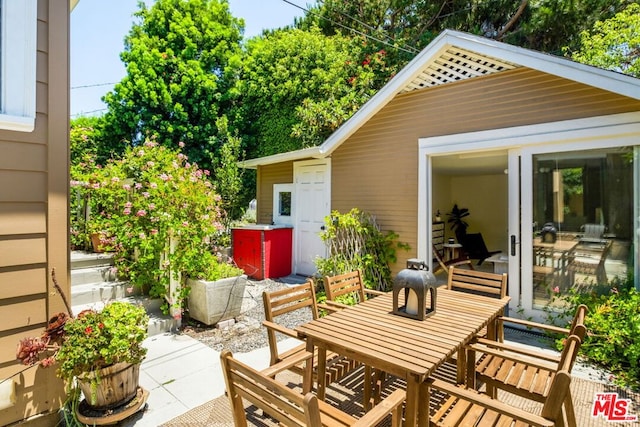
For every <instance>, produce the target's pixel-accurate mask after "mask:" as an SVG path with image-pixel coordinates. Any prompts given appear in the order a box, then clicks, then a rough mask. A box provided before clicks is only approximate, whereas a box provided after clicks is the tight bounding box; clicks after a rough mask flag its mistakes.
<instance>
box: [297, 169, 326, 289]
mask: <svg viewBox="0 0 640 427" xmlns="http://www.w3.org/2000/svg"><path fill="white" fill-rule="evenodd" d="M293 176H294V184H295V195H296V197H295V202H294V203H295V222H294V229H293V232H294V243H293V248H294V272H295V273H296V274H300V275H303V276H313V275H314V274H315V273H316V271H317V268H316V264H315V259H316V258H317V257H322V258H324V257H326V247H325V244H324V242H323V241H322V239H320V232H321V231H322V230H323V228H324V218H325V217H326V216H327V215H329V214H330V213H331V206H330V204H331V203H330V200H331V194H330V193H331V168H330V164H329V160H328V159H323V160H313V161H305V162H297V163H295V164H294V166H293Z"/></svg>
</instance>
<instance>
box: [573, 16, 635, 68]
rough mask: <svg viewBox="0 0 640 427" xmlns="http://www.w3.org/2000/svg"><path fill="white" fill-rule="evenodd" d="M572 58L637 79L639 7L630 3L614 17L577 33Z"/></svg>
mask: <svg viewBox="0 0 640 427" xmlns="http://www.w3.org/2000/svg"><path fill="white" fill-rule="evenodd" d="M572 58H573V59H574V60H576V61H578V62H582V63H584V64H590V65H595V66H596V67H600V68H604V69H607V70H613V71H619V72H622V73H626V74H629V75H632V76H635V77H640V5H638V4H631V5H629V7H627V8H626V9H625V10H623V11H621V12H620V13H618V14H616V15H615V16H614V17H613V18H611V19H608V20H605V21H602V22H597V23H596V25H595V26H594V27H593V29H592V30H591V31H583V32H582V33H581V34H580V48H579V49H578V50H577V51H576V52H574V53H573V54H572Z"/></svg>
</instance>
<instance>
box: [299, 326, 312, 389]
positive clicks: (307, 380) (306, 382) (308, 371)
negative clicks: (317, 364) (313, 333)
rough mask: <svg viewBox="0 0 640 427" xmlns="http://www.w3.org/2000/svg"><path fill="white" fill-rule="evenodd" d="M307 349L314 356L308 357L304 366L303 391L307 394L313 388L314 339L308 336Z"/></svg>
mask: <svg viewBox="0 0 640 427" xmlns="http://www.w3.org/2000/svg"><path fill="white" fill-rule="evenodd" d="M306 341H307V351H308V352H309V353H311V354H312V356H311V357H310V358H309V359H307V363H306V365H305V367H304V375H303V376H302V393H303V394H307V393H309V392H310V391H311V389H312V388H313V358H314V356H313V354H314V353H313V341H311V338H307V340H306Z"/></svg>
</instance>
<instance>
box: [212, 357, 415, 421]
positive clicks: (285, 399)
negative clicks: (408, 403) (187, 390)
mask: <svg viewBox="0 0 640 427" xmlns="http://www.w3.org/2000/svg"><path fill="white" fill-rule="evenodd" d="M306 356H307V357H311V354H309V353H307V354H306ZM220 361H221V365H222V370H223V371H224V379H225V383H226V387H227V396H228V397H229V403H230V405H231V412H232V413H233V422H234V425H235V426H236V427H246V426H247V414H246V410H245V406H244V404H243V399H246V400H247V401H249V402H250V403H252V404H253V405H254V406H255V407H256V408H258V409H260V410H262V411H264V413H266V414H268V415H269V416H271V417H272V418H273V419H275V420H277V421H278V422H279V423H280V425H284V426H313V427H316V426H317V427H320V426H353V427H359V426H362V427H365V426H367V427H368V426H374V425H378V424H379V423H380V422H382V421H383V420H385V418H387V416H388V415H389V414H391V426H392V427H400V424H401V422H402V407H403V402H404V400H405V392H404V390H401V389H397V390H395V391H394V392H393V393H391V394H390V395H389V396H387V397H386V398H385V399H384V400H383V402H382V403H381V404H380V405H378V406H376V407H375V408H374V409H372V410H371V411H369V412H367V413H366V414H364V415H363V416H362V417H360V418H359V419H356V418H354V417H353V416H351V415H350V414H347V413H345V412H343V411H341V410H339V409H338V408H336V407H334V406H331V405H330V404H328V403H325V402H323V401H320V400H318V398H317V396H316V395H314V394H313V393H306V394H301V393H299V392H298V391H296V390H292V389H290V388H288V387H286V386H285V385H284V384H282V383H279V382H277V381H276V380H275V379H274V378H273V376H275V374H276V373H278V372H279V366H278V365H274V366H272V367H270V368H268V369H267V370H265V371H262V372H261V371H257V370H255V369H253V368H251V367H249V366H247V365H245V364H244V363H242V362H240V361H238V360H236V359H234V358H233V355H232V354H231V352H230V351H229V350H223V351H222V353H221V354H220ZM284 369H287V368H286V366H285V367H284Z"/></svg>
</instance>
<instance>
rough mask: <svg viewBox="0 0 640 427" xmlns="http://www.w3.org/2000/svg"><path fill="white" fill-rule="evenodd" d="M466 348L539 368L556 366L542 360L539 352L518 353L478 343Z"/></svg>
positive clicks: (547, 368) (551, 369) (550, 369)
mask: <svg viewBox="0 0 640 427" xmlns="http://www.w3.org/2000/svg"><path fill="white" fill-rule="evenodd" d="M466 348H467V349H468V350H471V351H475V352H476V353H484V354H488V355H491V356H496V357H500V358H502V359H505V360H511V361H513V362H519V363H524V364H526V365H529V366H533V367H536V368H539V369H544V370H547V371H552V372H555V371H556V369H557V368H558V364H557V362H556V363H555V364H554V363H551V362H550V361H547V360H543V359H544V358H543V357H541V356H543V355H541V354H540V353H533V354H532V355H528V354H522V353H519V352H518V351H517V350H515V351H512V350H504V349H496V348H491V347H489V346H485V345H480V344H470V345H468V346H467V347H466Z"/></svg>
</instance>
